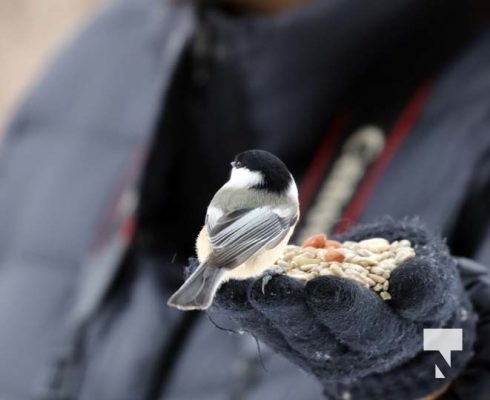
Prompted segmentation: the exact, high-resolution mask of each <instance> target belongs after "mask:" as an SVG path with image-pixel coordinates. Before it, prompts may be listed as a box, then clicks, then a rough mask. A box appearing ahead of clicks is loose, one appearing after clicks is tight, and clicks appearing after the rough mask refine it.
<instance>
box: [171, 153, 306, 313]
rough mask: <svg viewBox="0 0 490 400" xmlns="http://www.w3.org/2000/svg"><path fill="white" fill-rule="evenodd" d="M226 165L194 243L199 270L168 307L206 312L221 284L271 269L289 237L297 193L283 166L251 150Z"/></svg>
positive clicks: (294, 220) (296, 216) (295, 217)
mask: <svg viewBox="0 0 490 400" xmlns="http://www.w3.org/2000/svg"><path fill="white" fill-rule="evenodd" d="M231 166H232V168H231V174H230V178H229V180H228V181H227V182H226V183H225V184H224V185H223V186H222V187H221V188H220V189H219V190H218V191H217V192H216V193H215V195H214V197H213V198H212V200H211V202H210V203H209V206H208V207H207V212H206V218H205V223H204V226H203V227H202V229H201V231H200V232H199V235H198V236H197V239H196V252H197V259H198V261H199V266H198V267H197V268H196V269H195V271H194V272H193V273H192V274H191V275H190V276H189V277H188V278H187V279H186V280H185V282H184V283H183V284H182V286H181V287H180V288H179V289H178V290H177V291H176V292H175V293H174V294H173V295H172V296H171V297H170V299H169V300H168V302H167V304H168V305H169V306H171V307H175V308H177V309H180V310H184V311H185V310H206V309H207V308H209V307H210V306H211V304H212V301H213V298H214V296H215V294H216V292H217V290H218V289H219V287H220V285H221V284H222V283H224V282H227V281H228V280H230V279H239V280H240V279H248V278H251V277H260V276H261V275H263V273H264V272H265V271H267V270H268V269H271V267H272V266H273V264H274V262H275V261H276V260H277V259H278V258H279V257H280V256H281V254H282V253H283V251H284V249H285V247H286V245H287V244H288V242H289V239H290V238H291V235H292V234H293V232H294V228H295V226H296V224H297V222H298V219H299V200H298V189H297V186H296V183H295V181H294V178H293V175H292V174H291V173H290V172H289V170H288V168H287V166H286V165H285V164H284V162H282V161H281V160H280V159H279V158H278V157H276V156H275V155H274V154H272V153H270V152H268V151H265V150H260V149H253V150H247V151H244V152H241V153H239V154H237V155H236V156H235V158H234V161H232V162H231Z"/></svg>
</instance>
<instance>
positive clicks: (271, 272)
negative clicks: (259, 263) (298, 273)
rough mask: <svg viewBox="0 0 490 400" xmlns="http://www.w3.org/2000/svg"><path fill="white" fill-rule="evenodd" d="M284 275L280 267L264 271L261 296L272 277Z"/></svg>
mask: <svg viewBox="0 0 490 400" xmlns="http://www.w3.org/2000/svg"><path fill="white" fill-rule="evenodd" d="M285 273H286V271H285V270H284V268H281V267H275V268H271V269H268V270H267V271H265V272H264V276H263V277H262V294H265V287H266V286H267V284H268V283H269V281H270V280H271V279H272V277H273V276H274V275H283V274H285Z"/></svg>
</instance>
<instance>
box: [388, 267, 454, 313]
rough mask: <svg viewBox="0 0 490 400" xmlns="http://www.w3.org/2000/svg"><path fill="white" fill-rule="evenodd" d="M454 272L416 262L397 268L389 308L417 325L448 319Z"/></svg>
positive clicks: (394, 273) (394, 272)
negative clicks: (418, 322) (416, 322)
mask: <svg viewBox="0 0 490 400" xmlns="http://www.w3.org/2000/svg"><path fill="white" fill-rule="evenodd" d="M451 274H452V270H451V269H450V268H449V266H448V267H447V268H440V267H439V266H437V265H431V264H430V260H427V259H425V258H414V259H412V260H409V261H407V262H405V263H404V264H402V265H400V266H399V267H398V268H396V269H395V270H394V271H393V273H392V275H391V279H390V293H391V296H392V300H391V303H390V305H391V306H392V307H393V308H394V309H396V310H397V312H398V313H399V314H400V315H401V316H402V317H404V318H406V319H410V320H417V321H426V320H430V319H437V320H441V319H445V318H447V317H448V316H449V314H450V313H451V310H452V309H453V306H454V305H453V304H452V302H451V301H449V300H450V299H449V298H448V297H450V296H448V295H449V293H450V292H452V291H453V288H452V284H453V283H454V279H452V278H453V277H452V275H451Z"/></svg>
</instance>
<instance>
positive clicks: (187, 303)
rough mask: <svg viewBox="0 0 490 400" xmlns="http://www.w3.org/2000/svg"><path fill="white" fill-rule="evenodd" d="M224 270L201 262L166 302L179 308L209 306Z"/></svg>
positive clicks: (204, 307)
mask: <svg viewBox="0 0 490 400" xmlns="http://www.w3.org/2000/svg"><path fill="white" fill-rule="evenodd" d="M224 272H225V271H224V270H223V268H215V267H210V266H209V265H208V264H207V263H206V262H203V263H202V264H201V265H199V267H197V268H196V270H195V271H194V272H193V273H192V275H191V276H189V278H187V280H186V281H185V282H184V283H183V285H182V286H181V287H180V288H179V290H177V291H176V292H175V293H174V294H173V295H172V297H170V299H169V300H168V302H167V304H168V305H169V306H171V307H176V308H178V309H180V310H205V309H207V308H209V306H210V305H211V303H212V302H213V298H214V295H215V293H216V291H217V290H218V288H219V285H220V283H221V278H222V276H223V274H224Z"/></svg>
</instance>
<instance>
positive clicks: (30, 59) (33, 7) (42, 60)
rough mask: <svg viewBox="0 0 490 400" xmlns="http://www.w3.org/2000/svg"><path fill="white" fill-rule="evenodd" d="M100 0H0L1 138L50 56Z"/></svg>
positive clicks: (88, 15)
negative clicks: (18, 104)
mask: <svg viewBox="0 0 490 400" xmlns="http://www.w3.org/2000/svg"><path fill="white" fill-rule="evenodd" d="M100 3H102V0H41V1H39V0H0V136H2V134H3V132H4V130H5V124H6V123H7V120H8V116H9V115H10V113H11V111H12V110H13V109H14V108H15V105H16V104H17V103H18V102H19V101H20V99H21V98H22V94H23V93H24V92H25V90H26V88H27V87H28V86H29V85H30V84H31V82H33V81H34V80H35V77H36V76H37V74H38V73H40V71H42V70H43V67H44V66H45V65H46V63H47V62H49V60H50V58H51V56H52V55H53V54H54V53H56V51H57V50H58V49H59V48H60V46H62V44H63V43H64V41H65V40H67V39H68V38H69V37H70V35H71V34H72V33H73V32H75V31H76V30H77V28H79V26H80V25H81V24H83V22H84V21H85V20H86V19H87V18H89V17H90V15H91V14H92V13H93V11H94V10H95V8H97V6H98V5H99V4H100Z"/></svg>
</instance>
